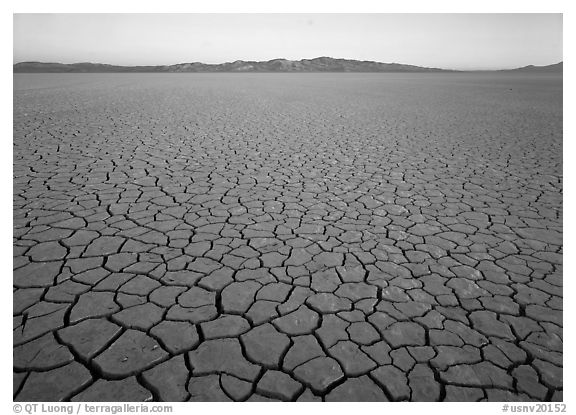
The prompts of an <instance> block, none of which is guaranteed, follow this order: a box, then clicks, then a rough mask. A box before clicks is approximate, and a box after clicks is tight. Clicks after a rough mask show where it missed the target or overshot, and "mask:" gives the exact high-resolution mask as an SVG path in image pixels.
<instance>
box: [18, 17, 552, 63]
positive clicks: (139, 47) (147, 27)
mask: <svg viewBox="0 0 576 415" xmlns="http://www.w3.org/2000/svg"><path fill="white" fill-rule="evenodd" d="M318 56H331V57H335V58H349V59H361V60H374V61H380V62H398V63H406V64H412V65H421V66H431V67H440V68H454V69H495V68H513V67H519V66H525V65H530V64H533V65H548V64H552V63H556V62H559V61H561V60H563V58H562V15H561V14H15V15H14V62H15V63H16V62H22V61H44V62H62V63H73V62H98V63H110V64H117V65H169V64H175V63H183V62H204V63H222V62H229V61H234V60H237V59H242V60H269V59H274V58H286V59H302V58H314V57H318Z"/></svg>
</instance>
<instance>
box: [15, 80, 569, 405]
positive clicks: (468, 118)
mask: <svg viewBox="0 0 576 415" xmlns="http://www.w3.org/2000/svg"><path fill="white" fill-rule="evenodd" d="M13 184H14V206H13V207H14V233H13V237H14V273H13V285H14V291H13V296H14V331H13V335H14V399H15V400H21V401H55V400H64V401H68V400H71V401H122V400H129V401H138V400H140V401H151V400H155V401H159V400H163V401H229V400H232V401H277V400H280V401H320V400H322V401H338V400H352V401H362V400H374V401H398V400H412V401H481V400H492V401H508V400H521V401H524V400H536V401H545V400H562V390H563V384H562V249H563V248H562V81H561V78H555V77H554V76H544V75H541V76H515V77H514V76H507V75H465V74H462V75H459V74H452V75H440V74H437V75H416V74H414V75H394V74H387V75H366V74H361V75H358V74H344V75H342V74H340V75H337V74H306V75H288V74H284V75H272V74H259V75H248V74H218V75H208V74H194V75H184V74H182V75H154V74H147V75H144V74H141V75H137V74H136V75H135V74H130V75H76V74H75V75H49V76H47V75H22V76H20V75H18V76H16V78H15V93H14V179H13Z"/></svg>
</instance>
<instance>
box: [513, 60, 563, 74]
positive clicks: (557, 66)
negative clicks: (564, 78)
mask: <svg viewBox="0 0 576 415" xmlns="http://www.w3.org/2000/svg"><path fill="white" fill-rule="evenodd" d="M563 70H564V62H558V63H554V64H552V65H545V66H534V65H528V66H523V67H522V68H516V69H508V70H507V71H506V72H554V73H556V72H563Z"/></svg>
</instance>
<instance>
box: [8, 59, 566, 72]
mask: <svg viewBox="0 0 576 415" xmlns="http://www.w3.org/2000/svg"><path fill="white" fill-rule="evenodd" d="M13 70H14V72H17V73H66V72H74V73H97V72H98V73H100V72H115V73H117V72H153V73H155V72H457V71H453V70H446V69H439V68H426V67H422V66H414V65H404V64H400V63H382V62H373V61H358V60H353V59H335V58H329V57H321V58H314V59H301V60H299V61H294V60H287V59H272V60H269V61H260V62H257V61H241V60H239V61H235V62H226V63H221V64H207V63H200V62H193V63H179V64H176V65H158V66H118V65H107V64H102V63H89V62H83V63H71V64H66V63H45V62H20V63H17V64H14V66H13ZM508 71H522V72H562V62H560V63H557V64H555V65H549V66H532V65H531V66H525V67H523V68H518V69H512V70H508Z"/></svg>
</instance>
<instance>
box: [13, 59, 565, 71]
mask: <svg viewBox="0 0 576 415" xmlns="http://www.w3.org/2000/svg"><path fill="white" fill-rule="evenodd" d="M322 58H327V59H333V60H347V61H356V62H370V63H380V64H385V65H405V66H414V67H419V68H425V69H440V70H443V71H455V72H474V71H505V70H514V69H521V68H526V67H536V68H539V67H547V66H552V65H558V64H560V63H564V60H561V61H558V62H552V63H549V64H544V65H534V64H528V65H524V66H518V67H509V68H502V67H492V68H491V69H489V68H472V69H455V68H442V67H435V66H421V65H417V64H412V63H400V62H382V61H375V60H368V59H354V58H333V57H331V56H325V55H324V56H316V57H314V58H301V59H287V58H273V59H268V60H244V59H236V60H227V61H224V62H220V63H204V62H201V61H189V62H177V63H171V64H136V65H125V64H114V63H102V62H90V61H83V62H68V63H65V62H57V61H51V62H49V61H41V60H25V61H19V62H16V63H13V64H12V66H15V65H19V64H23V63H40V64H58V65H80V64H91V65H108V66H118V67H124V68H134V67H166V66H176V65H185V64H194V63H198V64H202V65H214V66H217V65H224V64H230V63H236V62H255V63H263V62H271V61H277V60H284V61H291V62H299V61H306V60H308V61H310V60H315V59H322Z"/></svg>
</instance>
